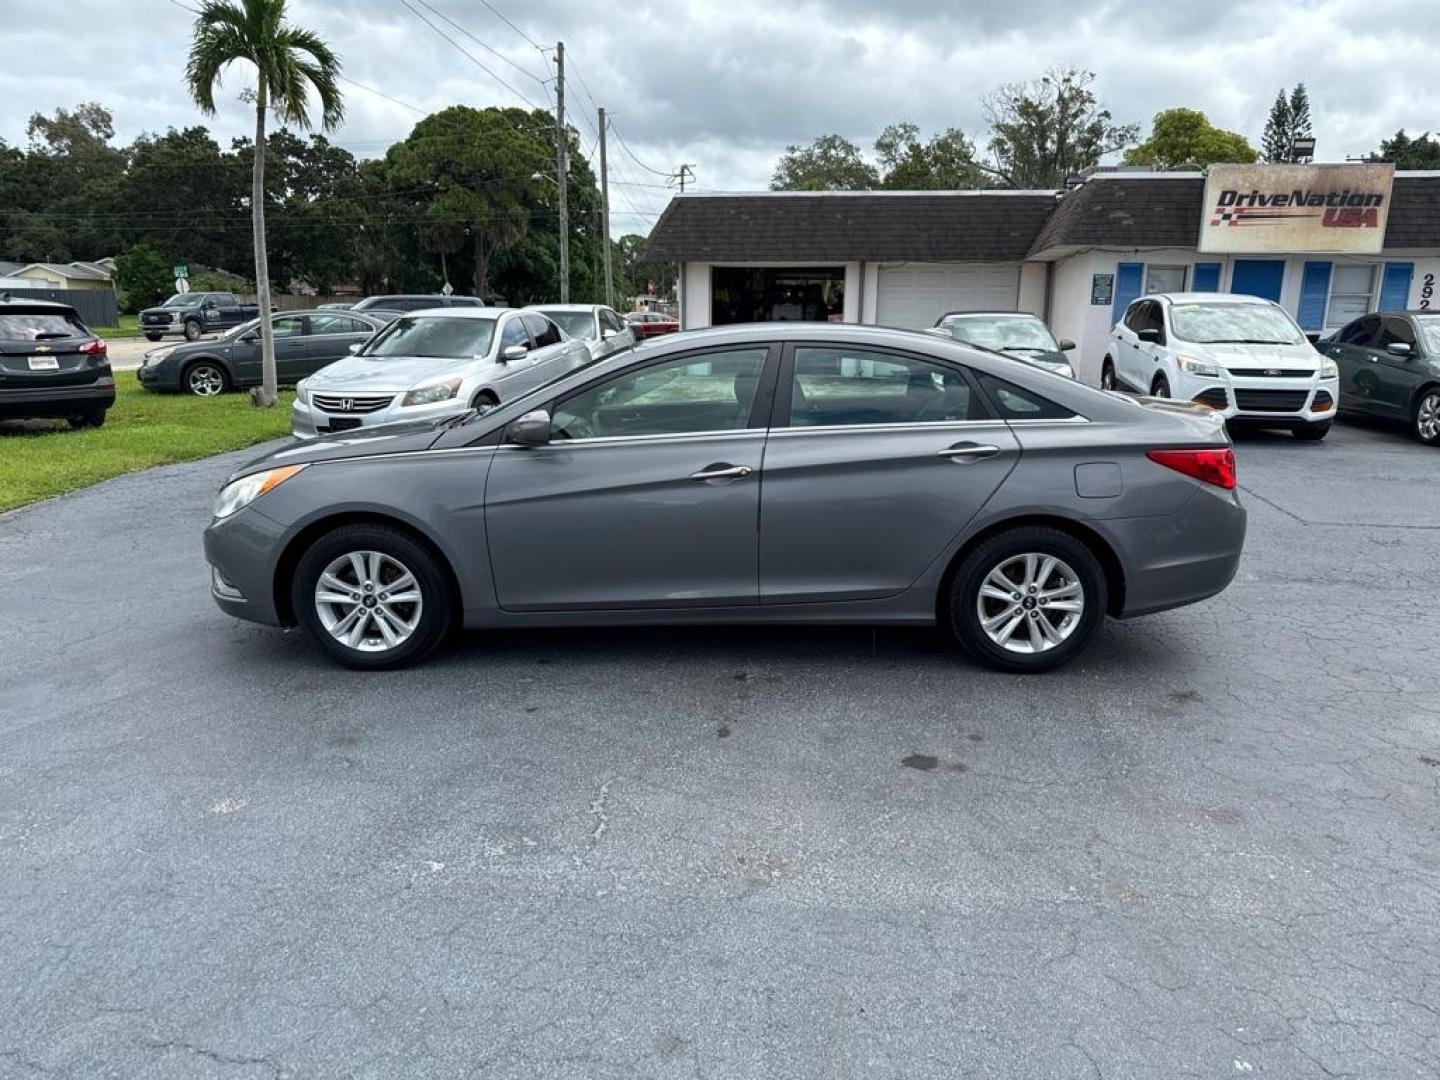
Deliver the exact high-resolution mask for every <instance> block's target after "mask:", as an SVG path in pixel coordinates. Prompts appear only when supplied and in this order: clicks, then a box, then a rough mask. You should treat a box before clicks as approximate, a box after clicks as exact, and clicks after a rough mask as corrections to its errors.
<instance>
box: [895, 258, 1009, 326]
mask: <svg viewBox="0 0 1440 1080" xmlns="http://www.w3.org/2000/svg"><path fill="white" fill-rule="evenodd" d="M1019 301H1020V268H1019V267H1018V266H1016V265H1014V264H1013V263H1011V264H997V263H903V264H900V265H891V266H882V267H880V276H879V284H878V287H877V294H876V304H875V321H876V322H877V323H879V324H880V325H881V326H898V327H901V328H902V329H906V330H923V329H925V328H926V327H929V326H934V325H935V323H936V322H938V321H939V319H940V316H941V315H944V314H945V313H946V312H947V311H1014V310H1015V308H1016V305H1017V304H1018V303H1019Z"/></svg>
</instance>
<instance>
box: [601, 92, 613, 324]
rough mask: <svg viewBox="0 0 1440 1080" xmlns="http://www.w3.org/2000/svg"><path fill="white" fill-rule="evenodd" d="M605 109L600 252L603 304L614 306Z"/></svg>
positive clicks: (602, 138)
mask: <svg viewBox="0 0 1440 1080" xmlns="http://www.w3.org/2000/svg"><path fill="white" fill-rule="evenodd" d="M605 123H606V121H605V109H604V107H603V106H602V107H601V108H600V254H601V261H602V262H603V263H604V264H605V304H606V306H607V307H612V308H613V307H614V306H615V278H614V276H613V271H612V270H611V268H610V168H609V166H608V165H607V164H606V163H605Z"/></svg>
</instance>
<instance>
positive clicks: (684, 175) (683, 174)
mask: <svg viewBox="0 0 1440 1080" xmlns="http://www.w3.org/2000/svg"><path fill="white" fill-rule="evenodd" d="M672 179H675V180H678V181H680V194H681V195H684V194H685V184H686V182H687V181H691V180H694V179H695V167H694V166H693V165H681V166H680V168H679V169H677V170H676V171H675V175H674V177H673V178H672Z"/></svg>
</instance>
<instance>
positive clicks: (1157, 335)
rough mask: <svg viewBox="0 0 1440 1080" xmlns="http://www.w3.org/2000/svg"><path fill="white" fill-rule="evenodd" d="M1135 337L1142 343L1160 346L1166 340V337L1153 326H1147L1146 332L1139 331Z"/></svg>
mask: <svg viewBox="0 0 1440 1080" xmlns="http://www.w3.org/2000/svg"><path fill="white" fill-rule="evenodd" d="M1135 336H1136V337H1138V338H1139V339H1140V340H1141V341H1148V342H1150V343H1151V344H1152V345H1158V344H1160V342H1162V341H1164V340H1165V335H1164V334H1162V333H1161V332H1160V331H1159V330H1157V329H1155V327H1153V326H1147V327H1145V329H1144V330H1140V331H1137V332H1136V334H1135Z"/></svg>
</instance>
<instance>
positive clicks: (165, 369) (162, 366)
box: [135, 357, 180, 390]
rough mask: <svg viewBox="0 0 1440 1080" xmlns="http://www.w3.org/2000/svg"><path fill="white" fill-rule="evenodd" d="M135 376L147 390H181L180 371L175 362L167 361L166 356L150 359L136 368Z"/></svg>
mask: <svg viewBox="0 0 1440 1080" xmlns="http://www.w3.org/2000/svg"><path fill="white" fill-rule="evenodd" d="M135 378H136V379H137V380H138V381H139V383H140V385H141V386H143V387H144V388H145V389H146V390H179V389H180V372H179V370H178V369H177V368H176V367H175V365H174V364H167V363H165V358H164V357H162V358H160V359H159V360H153V361H152V360H150V359H149V357H147V358H146V360H145V362H144V363H143V364H141V365H140V366H139V367H138V368H136V369H135Z"/></svg>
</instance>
